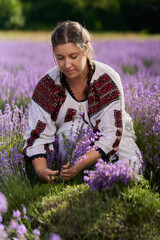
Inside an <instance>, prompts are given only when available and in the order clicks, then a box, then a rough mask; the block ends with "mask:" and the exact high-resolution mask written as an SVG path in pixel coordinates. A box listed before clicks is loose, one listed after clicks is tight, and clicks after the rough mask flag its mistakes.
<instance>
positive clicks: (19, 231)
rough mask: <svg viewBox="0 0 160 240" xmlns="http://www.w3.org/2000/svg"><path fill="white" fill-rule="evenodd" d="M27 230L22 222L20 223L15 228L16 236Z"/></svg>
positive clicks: (22, 234)
mask: <svg viewBox="0 0 160 240" xmlns="http://www.w3.org/2000/svg"><path fill="white" fill-rule="evenodd" d="M26 232H27V229H26V227H25V225H24V224H20V225H19V226H18V229H17V235H18V236H24V235H25V233H26Z"/></svg>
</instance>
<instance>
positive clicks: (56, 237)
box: [50, 233, 61, 240]
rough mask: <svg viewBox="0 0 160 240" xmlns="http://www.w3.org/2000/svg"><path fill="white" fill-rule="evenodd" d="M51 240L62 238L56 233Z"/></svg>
mask: <svg viewBox="0 0 160 240" xmlns="http://www.w3.org/2000/svg"><path fill="white" fill-rule="evenodd" d="M50 240H61V237H60V236H59V235H58V234H56V233H52V234H51V237H50Z"/></svg>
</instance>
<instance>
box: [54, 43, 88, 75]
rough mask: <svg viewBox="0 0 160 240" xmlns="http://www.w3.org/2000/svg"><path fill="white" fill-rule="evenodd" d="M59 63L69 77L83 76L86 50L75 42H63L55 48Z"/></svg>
mask: <svg viewBox="0 0 160 240" xmlns="http://www.w3.org/2000/svg"><path fill="white" fill-rule="evenodd" d="M54 53H55V57H56V61H57V64H58V66H59V68H60V70H61V71H62V72H63V73H64V75H65V76H66V77H67V79H68V80H69V79H75V78H78V77H82V73H84V71H85V67H86V65H87V64H86V62H87V61H86V60H87V58H86V51H84V52H83V51H82V50H81V49H80V48H79V47H78V46H77V45H76V44H74V43H66V44H61V45H58V46H57V47H55V50H54Z"/></svg>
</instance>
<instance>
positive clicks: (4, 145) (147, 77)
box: [0, 40, 160, 239]
mask: <svg viewBox="0 0 160 240" xmlns="http://www.w3.org/2000/svg"><path fill="white" fill-rule="evenodd" d="M93 47H94V50H95V57H94V58H95V60H98V61H102V62H104V63H106V64H108V65H110V66H111V67H113V68H114V69H115V70H116V71H117V72H118V73H119V74H120V76H121V80H122V84H123V87H124V93H125V103H126V110H127V112H128V113H129V114H130V115H131V116H132V118H133V121H134V129H135V132H136V135H137V144H138V146H139V148H140V150H141V151H142V155H143V173H144V177H145V178H146V179H147V180H149V184H150V185H151V188H152V189H154V190H156V191H159V188H160V135H159V131H160V41H158V40H144V41H138V40H136V41H131V40H119V41H116V40H114V41H104V40H103V41H94V42H93ZM55 64H56V62H55V60H54V58H53V55H52V50H51V44H50V43H42V42H37V43H36V42H22V41H19V42H11V41H8V42H7V41H5V42H3V41H1V42H0V192H2V193H4V194H5V195H6V198H7V200H8V202H9V203H11V204H10V205H8V208H9V212H10V213H11V212H12V210H16V209H15V208H16V206H17V207H18V206H20V204H22V201H23V197H22V199H21V200H18V201H19V202H18V203H17V205H16V199H15V202H14V203H13V202H11V200H10V198H11V199H12V197H11V196H10V194H9V193H10V190H11V188H12V191H11V192H12V194H13V195H14V196H17V195H16V193H15V192H16V191H14V190H13V188H14V184H12V183H13V182H14V181H17V183H16V184H17V185H18V186H20V185H21V187H22V189H23V187H24V186H25V187H26V188H28V189H30V185H29V181H28V179H27V176H26V173H25V165H24V160H23V155H22V147H23V144H24V140H23V134H24V132H25V130H26V128H27V118H28V108H29V105H30V100H31V97H32V93H33V89H34V87H35V85H36V83H37V82H38V81H39V79H40V78H41V77H42V76H43V74H45V73H46V71H48V70H49V69H50V68H52V67H53V66H55ZM17 199H19V198H18V197H17ZM24 204H25V203H24ZM12 208H14V209H12ZM23 210H24V209H23ZM1 211H2V210H1V207H0V217H1ZM4 212H5V211H4ZM6 212H7V211H6ZM24 215H25V214H24ZM10 216H11V214H10V215H8V218H7V217H6V223H7V221H9V218H10ZM17 218H18V217H17ZM1 225H3V224H2V220H0V232H1V231H2V232H3V234H4V233H5V229H3V227H2V226H1ZM23 226H24V225H23ZM24 227H25V226H24ZM1 228H2V229H1ZM21 230H22V233H23V230H24V232H25V229H22V228H21ZM19 231H20V230H19ZM20 233H21V232H20ZM22 235H23V234H22ZM28 236H30V238H29V237H28V238H26V239H39V232H38V230H37V232H36V230H35V231H34V234H33V233H31V235H28ZM2 239H3V238H2ZM4 239H7V238H4ZM19 239H25V238H19ZM55 239H58V237H57V238H55ZM97 239H98V238H97ZM108 239H109V238H108ZM113 239H114V238H113ZM148 239H149V238H148Z"/></svg>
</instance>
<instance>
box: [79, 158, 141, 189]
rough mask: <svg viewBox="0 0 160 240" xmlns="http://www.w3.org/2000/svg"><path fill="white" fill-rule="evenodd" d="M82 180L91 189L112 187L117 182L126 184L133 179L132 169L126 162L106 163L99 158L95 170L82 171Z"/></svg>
mask: <svg viewBox="0 0 160 240" xmlns="http://www.w3.org/2000/svg"><path fill="white" fill-rule="evenodd" d="M84 172H85V173H86V174H87V175H85V176H84V181H85V182H87V183H88V185H89V187H90V188H91V189H92V190H93V191H97V190H107V189H112V188H113V187H114V186H115V185H116V184H117V183H123V184H127V183H128V182H129V181H131V180H133V179H135V178H136V177H135V174H134V171H133V169H132V168H131V167H129V164H128V163H127V162H122V161H121V160H119V161H117V162H116V163H111V162H110V163H106V162H104V161H103V160H102V159H99V160H98V162H97V163H96V165H95V170H90V171H87V170H86V171H84Z"/></svg>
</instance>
